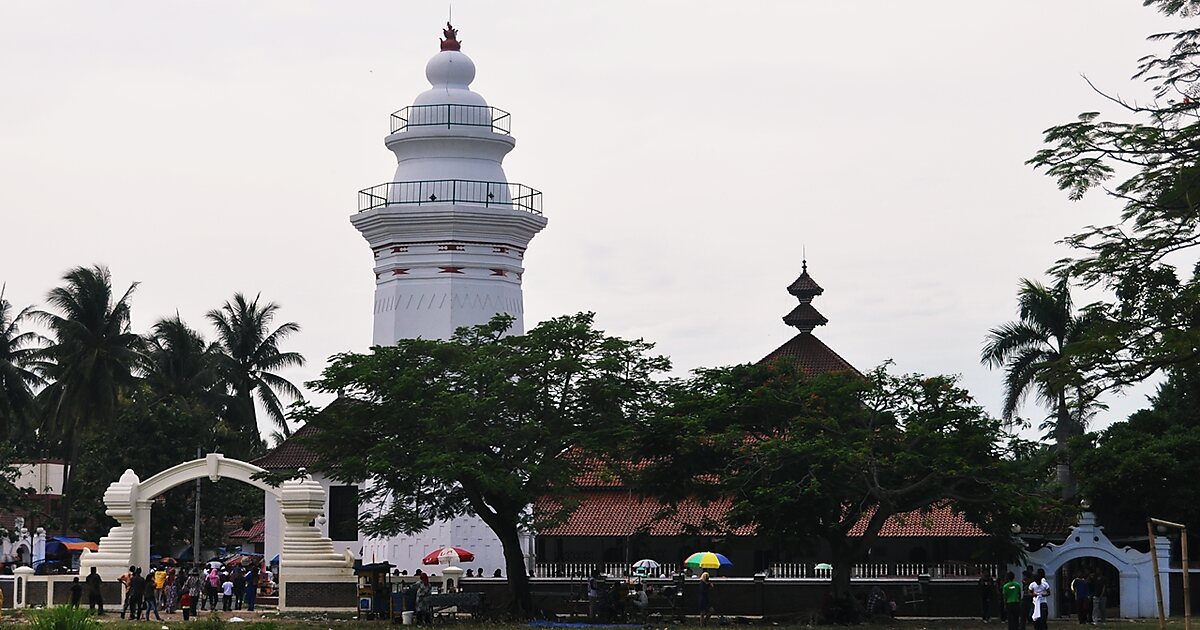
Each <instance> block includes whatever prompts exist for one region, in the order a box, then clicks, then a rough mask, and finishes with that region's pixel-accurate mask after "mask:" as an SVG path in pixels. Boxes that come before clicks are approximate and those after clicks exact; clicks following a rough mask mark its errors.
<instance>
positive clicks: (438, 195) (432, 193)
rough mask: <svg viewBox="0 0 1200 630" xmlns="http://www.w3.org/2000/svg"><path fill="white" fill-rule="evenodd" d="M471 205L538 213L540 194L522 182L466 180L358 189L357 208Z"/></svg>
mask: <svg viewBox="0 0 1200 630" xmlns="http://www.w3.org/2000/svg"><path fill="white" fill-rule="evenodd" d="M447 203H448V204H460V203H461V204H471V205H480V206H484V207H488V208H491V207H499V208H511V209H513V210H524V211H526V212H530V213H532V214H537V215H540V214H542V193H541V192H540V191H538V190H534V189H533V188H530V187H529V186H526V185H524V184H511V183H508V182H481V181H475V180H469V179H431V180H423V181H412V182H388V183H386V184H379V185H378V186H372V187H370V188H364V189H362V190H360V191H358V211H359V212H364V211H367V210H373V209H375V208H382V207H384V206H394V205H417V206H421V205H432V204H447Z"/></svg>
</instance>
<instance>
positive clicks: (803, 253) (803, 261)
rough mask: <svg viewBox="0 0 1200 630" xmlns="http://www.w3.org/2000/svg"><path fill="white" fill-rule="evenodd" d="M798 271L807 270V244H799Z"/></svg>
mask: <svg viewBox="0 0 1200 630" xmlns="http://www.w3.org/2000/svg"><path fill="white" fill-rule="evenodd" d="M800 271H808V246H807V245H801V246H800Z"/></svg>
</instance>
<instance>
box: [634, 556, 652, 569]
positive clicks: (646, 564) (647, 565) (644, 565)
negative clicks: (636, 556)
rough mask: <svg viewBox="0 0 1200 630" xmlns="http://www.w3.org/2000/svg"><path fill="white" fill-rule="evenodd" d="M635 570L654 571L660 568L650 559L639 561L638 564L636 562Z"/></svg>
mask: <svg viewBox="0 0 1200 630" xmlns="http://www.w3.org/2000/svg"><path fill="white" fill-rule="evenodd" d="M633 568H635V569H645V570H647V571H653V570H655V569H657V568H658V563H657V562H655V561H653V560H651V559H650V558H643V559H641V560H638V561H637V562H634V563H633Z"/></svg>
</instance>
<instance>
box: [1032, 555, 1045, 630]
mask: <svg viewBox="0 0 1200 630" xmlns="http://www.w3.org/2000/svg"><path fill="white" fill-rule="evenodd" d="M1029 592H1030V593H1032V594H1033V627H1034V628H1035V630H1046V617H1048V616H1049V615H1050V611H1049V605H1048V604H1047V601H1048V598H1049V597H1050V582H1049V581H1047V580H1046V570H1045V569H1038V572H1037V575H1036V576H1035V577H1034V578H1033V583H1031V584H1030V585H1029Z"/></svg>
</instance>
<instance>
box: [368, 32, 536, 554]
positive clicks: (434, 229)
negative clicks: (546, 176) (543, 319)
mask: <svg viewBox="0 0 1200 630" xmlns="http://www.w3.org/2000/svg"><path fill="white" fill-rule="evenodd" d="M443 34H444V35H445V37H446V39H443V40H442V44H441V52H439V53H437V54H436V55H434V56H433V58H432V59H430V60H429V63H427V64H426V65H425V77H426V78H428V79H429V83H430V84H432V86H433V87H431V88H430V89H429V90H427V91H425V92H422V93H421V94H419V95H418V96H417V98H416V100H415V101H414V102H413V104H412V105H411V106H409V107H405V108H404V109H401V110H400V111H398V112H396V113H394V114H392V133H391V134H390V135H388V136H387V137H386V138H384V144H385V145H386V146H387V148H388V149H391V151H392V152H393V153H395V154H396V175H395V177H393V178H392V181H391V182H388V183H386V184H379V185H378V186H373V187H371V188H368V189H366V190H362V191H359V194H358V197H359V211H358V214H356V215H354V216H352V217H351V218H350V222H351V223H352V224H354V227H355V228H357V229H358V231H359V232H362V235H363V238H365V239H367V243H369V244H370V245H371V251H372V252H374V254H375V330H374V335H373V337H374V344H375V345H378V346H386V345H392V344H394V343H396V341H397V340H399V339H415V338H418V337H420V338H424V339H448V338H449V337H450V336H451V335H452V334H453V333H454V331H455V330H456V329H458V328H459V327H461V326H471V325H475V324H482V323H485V322H487V321H488V320H490V319H491V318H492V317H493V316H494V315H496V314H497V313H507V314H509V315H512V316H513V317H514V318H515V321H514V322H513V329H512V332H514V333H522V332H524V321H523V317H522V311H523V305H522V299H521V274H523V273H524V272H525V269H524V267H522V265H521V259H522V258H523V256H524V254H525V248H526V247H528V246H529V241H530V240H531V239H532V238H533V236H534V235H535V234H537V233H538V232H540V231H541V230H542V228H544V227H546V219H545V217H543V216H542V193H540V192H538V191H536V190H534V189H532V188H529V187H527V186H522V185H521V184H510V183H509V182H508V177H507V176H506V175H505V174H504V166H503V161H504V156H505V155H507V154H508V152H509V151H511V150H512V149H513V147H514V146H515V145H516V143H517V141H516V140H515V139H514V138H513V137H512V135H511V134H510V133H509V116H508V112H505V111H503V110H500V109H497V108H495V107H490V106H488V104H487V101H485V100H484V98H483V97H482V96H480V95H479V94H476V93H475V92H472V91H471V89H470V85H471V81H472V80H474V79H475V64H474V63H472V62H471V59H470V58H469V57H467V56H466V55H464V54H463V53H462V52H461V51H460V50H459V47H460V44H459V41H458V39H457V35H458V32H457V31H456V30H454V27H452V26H451V25H450V24H449V23H447V24H446V29H445V30H444V31H443ZM358 542H359V544H361V545H362V557H363V559H364V561H365V560H366V559H367V558H371V559H372V560H378V561H383V560H388V561H390V562H392V563H394V564H396V565H397V566H398V567H400V568H402V569H407V570H409V571H412V570H414V569H417V568H420V567H421V563H420V561H421V558H422V557H423V556H424V555H425V554H426V553H428V552H429V551H430V550H432V549H435V548H437V547H439V546H443V545H456V546H460V547H465V548H466V549H468V550H470V551H472V552H474V553H475V557H476V560H475V561H474V562H471V563H469V565H473V566H476V567H477V568H478V567H484V566H486V567H489V568H494V567H503V566H505V563H504V552H503V549H502V547H501V545H500V541H499V540H497V539H496V536H495V535H494V534H492V532H491V530H490V529H488V527H487V526H486V525H485V524H484V523H483V521H482V520H480V519H479V518H477V517H468V516H464V517H459V518H456V519H453V520H451V521H439V522H436V523H434V524H433V525H432V526H431V527H430V528H429V529H427V530H425V531H423V532H420V533H418V534H414V535H412V536H393V537H389V538H361V539H360V540H359V541H358ZM523 544H524V545H525V546H526V549H527V556H528V557H530V558H532V557H533V538H532V536H531V535H527V536H525V537H524V540H523ZM426 568H428V567H426Z"/></svg>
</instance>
